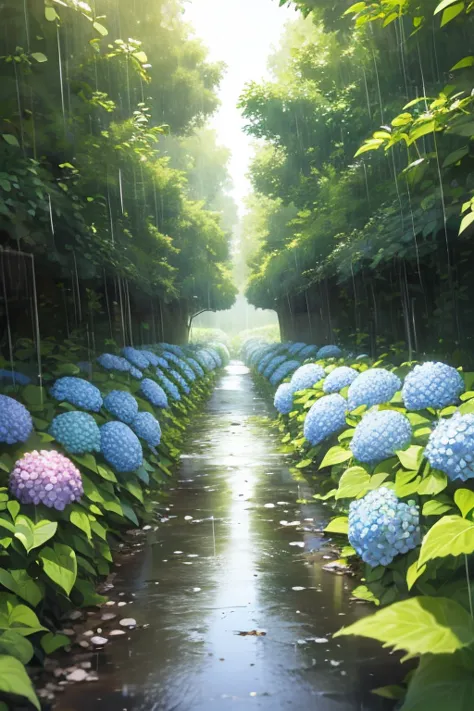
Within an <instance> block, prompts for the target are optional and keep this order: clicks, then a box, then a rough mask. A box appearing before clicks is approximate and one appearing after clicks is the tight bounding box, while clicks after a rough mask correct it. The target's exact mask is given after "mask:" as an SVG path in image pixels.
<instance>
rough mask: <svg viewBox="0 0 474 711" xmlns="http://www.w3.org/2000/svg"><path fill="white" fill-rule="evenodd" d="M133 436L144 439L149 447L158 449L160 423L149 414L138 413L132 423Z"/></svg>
mask: <svg viewBox="0 0 474 711" xmlns="http://www.w3.org/2000/svg"><path fill="white" fill-rule="evenodd" d="M132 429H133V431H134V432H135V434H136V435H137V436H138V437H140V438H141V439H144V440H145V442H146V443H147V444H149V445H150V447H158V445H159V444H160V441H161V427H160V423H159V422H158V420H157V419H156V417H153V415H152V414H151V413H150V412H139V413H138V415H137V416H136V417H135V419H134V420H133V422H132Z"/></svg>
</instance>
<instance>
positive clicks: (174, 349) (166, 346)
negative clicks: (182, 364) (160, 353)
mask: <svg viewBox="0 0 474 711" xmlns="http://www.w3.org/2000/svg"><path fill="white" fill-rule="evenodd" d="M160 345H161V347H162V348H163V350H165V351H169V352H170V353H174V354H175V355H176V356H178V358H183V357H184V351H183V349H182V348H181V347H180V346H177V345H175V344H174V343H161V344H160Z"/></svg>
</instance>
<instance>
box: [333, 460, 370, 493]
mask: <svg viewBox="0 0 474 711" xmlns="http://www.w3.org/2000/svg"><path fill="white" fill-rule="evenodd" d="M369 488H370V474H369V473H368V472H366V470H365V469H363V468H362V467H349V469H346V471H345V472H344V474H343V475H342V476H341V479H340V481H339V487H338V490H337V492H336V499H344V498H355V497H356V496H360V495H363V494H365V493H367V491H368V490H369Z"/></svg>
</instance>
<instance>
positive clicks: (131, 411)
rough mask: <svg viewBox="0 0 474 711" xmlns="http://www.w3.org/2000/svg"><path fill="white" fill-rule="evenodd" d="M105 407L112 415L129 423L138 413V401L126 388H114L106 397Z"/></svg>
mask: <svg viewBox="0 0 474 711" xmlns="http://www.w3.org/2000/svg"><path fill="white" fill-rule="evenodd" d="M104 407H105V409H106V410H107V411H108V412H110V414H111V415H113V416H114V417H116V418H117V419H118V420H121V421H122V422H125V424H127V425H129V424H130V423H131V422H132V421H133V420H134V418H135V417H136V415H137V413H138V403H137V401H136V400H135V398H134V397H133V395H130V393H128V392H125V391H124V390H112V392H110V393H109V394H108V395H107V396H106V397H105V398H104Z"/></svg>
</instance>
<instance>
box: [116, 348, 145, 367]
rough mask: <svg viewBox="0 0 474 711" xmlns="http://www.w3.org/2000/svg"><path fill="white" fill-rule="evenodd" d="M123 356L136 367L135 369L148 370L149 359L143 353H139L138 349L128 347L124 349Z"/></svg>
mask: <svg viewBox="0 0 474 711" xmlns="http://www.w3.org/2000/svg"><path fill="white" fill-rule="evenodd" d="M122 355H123V356H124V358H126V359H127V360H128V361H129V362H130V363H131V364H132V365H134V366H135V368H138V369H139V370H146V369H147V368H148V365H149V363H148V358H147V357H146V356H145V355H144V354H143V353H142V351H138V350H137V349H136V348H132V347H131V346H127V347H126V348H122Z"/></svg>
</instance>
